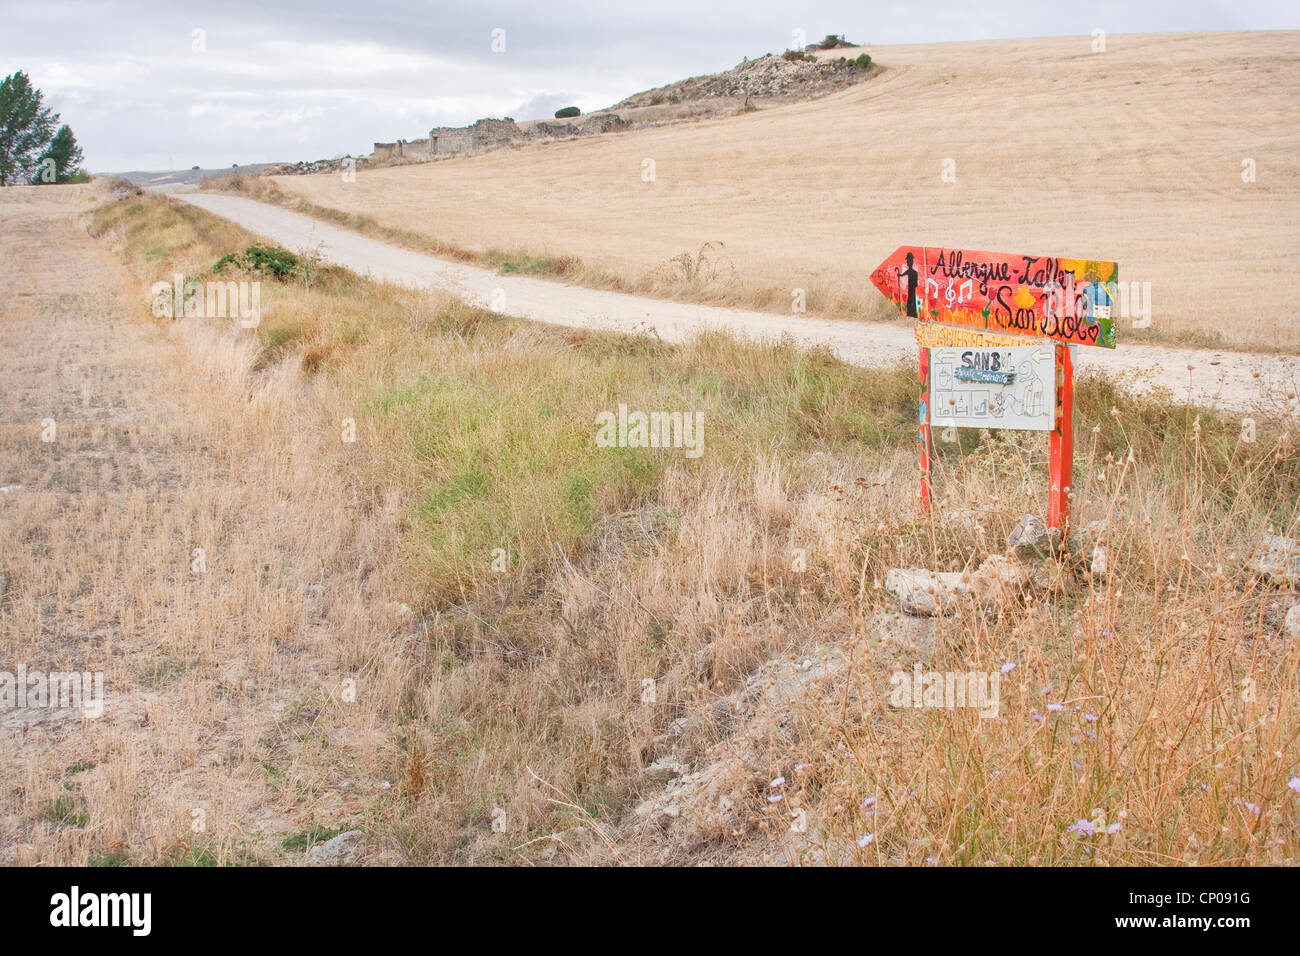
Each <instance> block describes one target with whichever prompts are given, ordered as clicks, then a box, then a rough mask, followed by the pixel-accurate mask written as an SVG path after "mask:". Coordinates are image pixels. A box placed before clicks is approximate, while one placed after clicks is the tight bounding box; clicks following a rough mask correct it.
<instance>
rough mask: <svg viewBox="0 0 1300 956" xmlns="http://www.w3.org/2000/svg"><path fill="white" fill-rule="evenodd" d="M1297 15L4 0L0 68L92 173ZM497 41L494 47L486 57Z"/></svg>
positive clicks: (885, 5) (1275, 8)
mask: <svg viewBox="0 0 1300 956" xmlns="http://www.w3.org/2000/svg"><path fill="white" fill-rule="evenodd" d="M1098 27H1100V28H1102V29H1104V30H1106V31H1107V33H1145V32H1163V31H1178V30H1243V29H1295V28H1300V4H1297V3H1295V2H1294V0H1220V2H1206V0H1142V2H1137V3H1135V2H1133V0H1101V2H1087V0H1084V2H1074V3H1069V4H1062V3H1060V2H1058V0H981V2H973V0H897V2H881V0H826V2H816V0H813V2H805V3H778V2H769V0H719V2H712V3H701V2H699V0H640V2H620V0H605V2H588V3H583V4H576V3H575V4H572V5H564V4H557V3H548V4H542V3H536V2H534V3H527V2H522V0H520V2H515V0H476V2H473V3H469V2H465V0H406V2H390V0H364V2H362V0H314V2H310V3H302V2H288V0H256V2H252V0H222V2H211V0H191V2H173V3H163V2H153V0H134V2H120V0H119V2H94V0H29V2H22V3H12V2H9V0H5V3H4V5H3V8H2V9H0V75H7V74H9V73H11V72H13V71H14V70H20V69H21V70H25V71H26V72H27V73H28V74H30V75H31V77H32V80H33V82H34V83H35V84H36V85H37V86H38V87H40V88H41V89H42V90H43V91H44V92H45V94H46V97H47V102H48V103H49V104H50V105H52V106H53V107H54V108H55V109H56V110H57V111H59V112H60V113H61V114H62V116H63V120H64V122H66V123H68V124H69V125H71V126H72V129H73V131H74V132H75V133H76V135H77V138H78V140H79V141H80V143H81V145H82V147H83V149H84V150H85V153H86V165H87V166H88V167H89V168H90V169H91V170H93V171H97V172H105V171H125V170H132V169H169V168H187V167H189V166H192V165H195V164H199V165H202V166H204V167H220V166H229V165H230V164H231V163H240V164H245V163H254V162H266V161H268V160H275V161H281V160H297V159H318V158H321V157H329V156H337V155H341V154H344V153H352V154H354V155H362V154H365V153H368V152H369V151H370V147H371V144H372V143H373V142H374V141H375V140H393V139H397V138H398V137H402V138H405V139H415V138H417V137H420V136H422V135H424V134H425V133H426V132H427V131H428V129H429V127H431V126H444V125H451V126H455V125H463V124H465V123H470V122H473V121H474V120H475V119H478V118H480V117H483V116H513V117H514V118H515V119H520V120H522V119H535V118H538V117H541V116H544V115H547V116H549V115H550V114H551V113H553V112H554V110H555V109H556V108H558V107H559V106H562V105H568V104H574V105H577V106H580V107H582V108H583V110H590V109H596V108H598V107H601V106H609V105H611V104H613V103H615V102H617V101H618V100H620V99H622V98H623V97H625V96H628V95H629V94H631V93H634V92H637V91H639V90H642V89H647V88H649V87H654V86H660V85H662V84H664V83H669V82H672V81H673V80H677V79H681V78H683V77H686V76H691V75H695V74H700V73H711V72H716V71H718V70H723V69H726V68H728V67H730V66H732V65H734V64H735V63H736V62H738V61H739V60H740V59H741V58H742V57H744V56H751V57H753V56H760V55H762V54H763V53H767V52H780V51H781V50H783V49H785V48H787V47H788V46H790V44H791V36H792V32H793V31H794V30H796V29H800V30H803V31H804V33H805V34H806V36H807V37H808V39H809V41H810V42H811V41H813V40H815V39H818V38H820V37H822V36H824V35H825V34H827V33H842V34H845V35H847V36H848V38H849V39H850V40H853V41H856V42H859V43H866V44H870V45H872V46H877V45H885V44H894V43H925V42H939V41H950V40H983V39H997V38H1007V37H1031V36H1058V35H1071V34H1078V35H1088V34H1091V32H1092V31H1093V30H1094V29H1095V28H1098ZM494 31H503V33H497V34H496V36H497V37H498V43H497V46H498V47H500V46H501V45H502V44H501V42H500V40H502V39H503V40H504V50H503V51H501V52H494V50H493V37H494Z"/></svg>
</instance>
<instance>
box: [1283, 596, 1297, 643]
mask: <svg viewBox="0 0 1300 956" xmlns="http://www.w3.org/2000/svg"><path fill="white" fill-rule="evenodd" d="M1285 627H1286V636H1287V637H1288V638H1290V639H1291V640H1293V641H1295V640H1300V604H1297V605H1296V606H1295V607H1293V608H1291V610H1289V611H1287V612H1286V624H1285Z"/></svg>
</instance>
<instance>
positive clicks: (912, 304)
mask: <svg viewBox="0 0 1300 956" xmlns="http://www.w3.org/2000/svg"><path fill="white" fill-rule="evenodd" d="M898 275H899V278H903V279H906V280H907V297H906V298H905V299H904V300H903V301H904V303H905V306H904V307H905V308H906V309H907V314H908V316H910V317H911V318H913V319H914V318H916V281H917V279H918V278H919V277H918V276H917V274H916V270H915V269H914V268H912V254H911V253H910V252H909V253H908V254H907V268H906V269H899V270H898Z"/></svg>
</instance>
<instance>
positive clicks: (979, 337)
mask: <svg viewBox="0 0 1300 956" xmlns="http://www.w3.org/2000/svg"><path fill="white" fill-rule="evenodd" d="M913 331H914V332H915V333H916V344H917V345H919V346H921V348H923V349H939V348H944V347H949V348H957V347H958V346H960V347H962V348H989V347H991V346H995V345H1034V344H1036V343H1038V342H1041V341H1042V340H1041V339H1034V338H1030V337H1029V336H1027V335H995V334H994V333H992V332H978V331H976V330H975V329H960V328H957V327H956V326H953V325H939V324H938V323H936V322H922V323H920V324H919V325H917V326H916V328H915V329H914V330H913Z"/></svg>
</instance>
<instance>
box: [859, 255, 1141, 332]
mask: <svg viewBox="0 0 1300 956" xmlns="http://www.w3.org/2000/svg"><path fill="white" fill-rule="evenodd" d="M871 283H872V285H874V286H875V287H876V288H877V289H879V290H880V291H881V292H883V293H884V294H885V295H886V296H887V297H888V298H889V299H890V300H892V301H893V302H894V304H895V305H897V306H898V308H899V309H900V310H901V311H902V312H903V313H904V314H905V315H909V316H911V317H913V318H915V319H918V320H920V321H922V322H943V323H946V324H948V325H961V326H966V327H968V328H976V329H986V330H988V331H990V332H1008V333H1014V334H1019V335H1039V336H1046V337H1047V338H1051V339H1056V340H1057V341H1060V342H1068V343H1070V344H1071V345H1100V346H1103V347H1105V348H1111V349H1113V348H1114V347H1115V324H1114V322H1113V320H1112V319H1111V318H1110V314H1111V310H1112V307H1113V306H1114V304H1115V301H1116V299H1117V296H1118V291H1119V286H1118V283H1119V267H1118V266H1117V265H1116V264H1115V263H1114V262H1103V261H1099V260H1095V259H1060V258H1055V257H1052V256H1028V255H1016V254H1012V253H1005V252H976V251H973V250H970V249H948V248H942V247H935V246H899V247H898V248H897V249H895V250H894V252H893V253H892V254H891V255H890V256H889V257H888V258H887V259H886V260H885V261H884V262H882V263H881V264H880V265H878V266H877V267H876V268H875V271H873V272H872V273H871Z"/></svg>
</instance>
